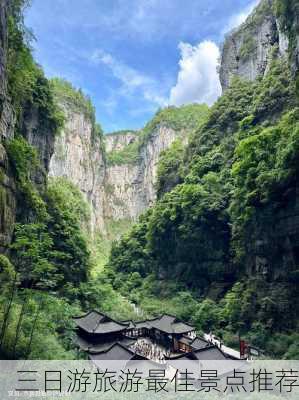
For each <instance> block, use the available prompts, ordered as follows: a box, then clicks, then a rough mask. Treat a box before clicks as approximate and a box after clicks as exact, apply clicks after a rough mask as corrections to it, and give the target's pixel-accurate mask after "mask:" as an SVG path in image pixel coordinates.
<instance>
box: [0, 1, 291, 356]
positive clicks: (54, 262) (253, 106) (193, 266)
mask: <svg viewBox="0 0 299 400" xmlns="http://www.w3.org/2000/svg"><path fill="white" fill-rule="evenodd" d="M26 3H27V2H26V1H24V0H13V1H12V2H11V5H10V7H11V9H10V13H9V21H8V22H9V43H8V48H9V53H8V66H7V73H8V90H9V94H10V96H11V100H12V103H13V108H14V110H15V113H16V116H17V124H16V132H15V136H14V138H13V139H11V140H8V141H6V142H5V143H4V145H5V149H6V152H7V156H8V163H9V170H10V173H11V175H12V177H13V180H14V184H15V192H16V194H17V196H16V201H17V210H18V212H17V215H16V224H15V226H14V235H13V241H12V243H11V246H10V248H9V249H8V251H7V252H6V253H5V255H4V254H2V255H0V321H1V323H0V355H1V358H12V359H13V358H45V359H51V358H52V359H58V358H60V359H62V358H75V357H77V356H81V355H78V354H77V353H76V351H75V348H74V345H73V343H72V335H73V324H72V318H71V317H72V316H73V315H76V314H79V313H81V312H83V310H84V311H86V310H88V309H91V308H99V309H101V310H102V311H106V312H108V313H110V314H111V315H112V316H114V317H116V318H121V319H126V318H130V317H134V313H133V311H132V310H133V309H132V307H131V305H130V303H129V302H134V303H135V304H137V305H138V306H139V307H140V309H141V310H142V311H143V313H144V316H150V315H155V314H160V313H162V312H170V313H172V314H175V315H177V316H178V317H181V318H183V319H185V320H189V321H191V322H192V323H193V324H194V325H195V326H196V328H197V330H198V332H204V331H205V332H207V331H211V330H213V331H214V332H215V333H217V334H218V335H220V336H222V337H223V339H224V340H225V342H226V344H231V345H232V346H233V345H237V341H238V335H239V334H241V335H242V336H243V337H246V338H247V339H248V340H249V341H250V342H251V343H252V344H255V345H256V346H258V347H261V348H263V349H264V350H265V352H266V354H267V355H270V356H274V357H283V358H298V356H299V354H298V348H299V346H298V342H299V334H298V311H299V309H298V293H297V291H296V289H297V286H298V277H299V273H298V263H299V246H298V244H297V242H296V237H295V236H296V234H297V235H298V232H297V233H296V232H295V233H293V231H292V229H294V230H295V231H296V226H295V225H294V221H293V220H295V217H296V215H297V214H296V211H297V213H298V210H297V209H296V207H297V205H296V204H297V203H298V184H297V180H298V165H299V163H298V161H299V103H298V90H297V92H296V81H295V79H294V71H292V70H291V69H290V68H289V64H288V63H287V62H286V61H285V60H277V59H276V57H275V51H274V52H273V54H272V56H273V60H272V63H271V68H270V69H269V71H268V73H267V75H266V77H264V78H263V79H259V80H257V81H255V82H247V81H243V80H241V79H235V80H234V81H233V82H232V84H231V87H230V88H229V89H228V90H227V91H226V92H225V93H224V94H223V96H221V97H220V98H219V99H218V101H217V102H216V103H215V104H214V105H213V106H212V107H211V109H210V110H209V109H208V108H207V106H205V105H190V106H183V107H180V108H175V107H168V108H166V109H164V110H160V111H159V112H158V113H157V114H156V115H155V116H154V118H153V119H152V120H151V121H150V122H149V123H148V124H147V125H146V126H145V127H144V129H143V130H141V131H140V132H139V134H138V138H137V139H136V140H135V141H134V142H132V143H131V144H129V145H128V146H127V147H126V148H125V149H124V150H122V151H115V152H112V153H110V154H109V155H108V161H109V162H110V163H112V164H122V163H132V164H133V163H136V161H137V160H138V158H139V154H140V151H141V149H142V147H143V146H144V144H145V143H146V142H147V141H148V140H150V138H151V135H152V134H153V133H154V132H155V130H156V129H157V128H158V127H160V126H166V127H169V128H172V129H174V130H175V131H186V133H189V132H192V133H191V135H190V137H189V142H188V144H187V145H186V144H185V143H184V142H183V140H182V139H179V138H178V139H177V140H176V141H175V142H174V143H173V145H172V146H171V147H170V148H169V149H168V150H167V151H165V152H164V153H163V154H162V156H161V160H160V164H159V167H158V179H157V192H158V201H157V203H156V204H155V205H154V206H153V207H152V208H151V209H149V210H148V211H147V212H146V213H145V214H144V215H142V216H141V217H140V219H139V221H138V223H137V224H135V225H134V226H133V227H132V229H131V230H130V232H129V233H126V234H125V235H124V236H122V238H121V240H120V241H118V242H115V243H114V245H113V248H112V251H111V255H110V260H109V264H108V266H107V267H106V268H105V270H103V268H102V267H103V265H102V263H100V264H101V268H100V270H99V269H96V268H95V265H96V264H97V265H99V260H98V259H95V258H94V257H92V255H91V243H90V241H89V239H88V237H89V236H90V235H89V232H88V220H89V212H90V210H89V208H88V206H87V204H86V202H85V201H84V199H83V197H82V194H81V193H80V191H79V190H78V189H77V188H76V187H74V186H73V185H72V184H71V183H70V182H68V181H66V180H65V179H53V180H50V181H49V182H47V179H46V176H45V171H44V166H43V165H42V163H41V157H40V154H38V151H37V149H36V148H35V147H33V146H31V145H30V144H29V142H28V140H27V131H26V119H28V118H29V116H30V115H31V114H32V112H33V110H34V111H35V112H36V114H37V115H38V119H39V121H38V127H37V129H36V132H35V133H36V134H37V135H40V137H43V136H44V135H47V134H49V132H50V133H51V134H53V135H54V134H56V133H58V132H59V129H60V128H61V127H62V126H63V122H64V115H63V112H62V110H60V108H59V106H58V104H67V105H68V107H70V109H71V110H72V111H73V112H83V113H84V114H85V116H87V117H88V118H89V119H90V120H91V122H92V126H93V133H94V138H96V137H98V136H101V135H102V131H101V129H100V127H99V126H97V125H96V123H95V112H94V108H93V106H92V104H91V102H90V99H89V98H88V97H86V96H85V95H84V94H83V93H82V92H81V91H80V90H76V89H75V88H74V87H72V85H70V84H69V83H67V82H66V81H64V80H58V79H56V80H52V81H50V82H49V81H48V80H47V79H46V78H45V77H44V74H43V72H42V70H41V68H40V67H38V66H37V65H36V63H35V62H34V60H33V58H32V55H31V51H30V45H29V43H30V42H29V39H30V34H29V32H27V30H26V29H25V28H24V24H23V7H24V6H26ZM264 4H266V2H264ZM275 6H276V13H277V16H278V17H279V18H280V20H281V24H282V28H283V30H284V31H285V32H286V33H287V35H288V37H289V38H290V41H291V44H292V43H293V42H292V40H293V38H294V31H293V29H294V24H295V21H294V20H293V15H294V10H295V9H296V7H297V6H298V1H297V0H292V1H289V2H286V1H284V0H276V2H275ZM259 10H260V9H259ZM260 15H262V13H261V14H260ZM260 15H255V17H254V18H253V20H252V21H253V22H254V23H256V21H257V20H256V17H259V16H260ZM253 47H254V43H252V41H251V40H250V37H248V38H247V40H245V44H244V47H243V49H241V51H242V52H243V54H242V56H243V57H244V56H245V57H246V55H247V54H248V52H251V51H252V50H253ZM291 50H292V45H291ZM290 60H291V61H292V60H293V55H292V54H290ZM297 84H298V83H297ZM297 89H298V86H297ZM101 142H103V141H101ZM123 223H124V224H126V221H123ZM122 230H123V227H122V226H119V225H118V226H117V224H116V223H115V224H113V223H111V224H110V232H108V233H109V234H110V236H111V237H115V236H116V234H117V235H118V234H119V233H120V232H121V231H122ZM108 238H109V235H108ZM105 240H106V241H105ZM98 241H99V242H100V243H99V244H96V246H97V247H99V248H100V251H102V253H107V252H108V250H107V249H108V248H109V245H108V244H107V239H104V238H103V237H101V236H99V237H98ZM126 299H128V300H126Z"/></svg>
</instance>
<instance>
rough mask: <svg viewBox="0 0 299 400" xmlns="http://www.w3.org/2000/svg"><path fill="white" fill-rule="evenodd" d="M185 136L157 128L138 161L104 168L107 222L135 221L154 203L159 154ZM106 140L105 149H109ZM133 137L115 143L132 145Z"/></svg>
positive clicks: (107, 139)
mask: <svg viewBox="0 0 299 400" xmlns="http://www.w3.org/2000/svg"><path fill="white" fill-rule="evenodd" d="M184 134H186V132H183V131H175V130H174V129H171V128H169V127H167V126H165V125H160V126H159V127H157V128H156V129H155V130H154V131H153V132H152V133H151V135H150V137H149V138H148V140H147V141H146V143H145V144H144V145H143V146H142V147H141V149H140V154H139V161H138V162H137V163H135V164H133V165H132V164H120V165H107V168H106V210H105V213H106V218H108V219H116V220H119V219H131V220H135V219H136V218H137V217H138V216H139V215H140V214H141V213H142V212H143V211H144V210H146V209H147V208H148V207H149V206H150V205H151V204H152V203H153V202H154V201H155V199H156V190H155V182H156V175H157V165H158V161H159V156H160V154H161V152H162V151H163V150H165V149H167V148H168V147H169V146H170V145H171V143H172V142H173V141H174V140H175V139H176V138H177V137H178V136H182V135H184ZM110 137H111V136H108V137H107V138H106V143H108V146H107V147H108V148H110V149H111V148H112V146H111V144H109V141H111V140H113V141H114V143H115V138H114V137H113V138H112V139H110ZM132 140H136V137H135V138H134V137H131V142H129V141H128V136H127V135H125V136H123V137H122V138H119V139H118V143H121V142H122V143H124V141H127V143H132Z"/></svg>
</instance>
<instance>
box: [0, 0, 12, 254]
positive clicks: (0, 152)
mask: <svg viewBox="0 0 299 400" xmlns="http://www.w3.org/2000/svg"><path fill="white" fill-rule="evenodd" d="M7 18H8V1H6V0H4V1H2V2H1V4H0V136H1V141H2V139H3V138H9V137H11V136H12V134H13V130H12V124H13V112H12V108H11V106H10V103H9V98H8V95H7V81H6V74H5V68H6V58H7V25H6V24H7ZM15 214H16V191H15V183H14V179H13V176H12V172H11V170H10V168H9V162H8V157H7V154H6V151H5V148H4V146H3V145H2V143H0V252H5V251H6V249H7V246H8V245H9V243H10V239H11V235H12V229H13V224H14V221H15Z"/></svg>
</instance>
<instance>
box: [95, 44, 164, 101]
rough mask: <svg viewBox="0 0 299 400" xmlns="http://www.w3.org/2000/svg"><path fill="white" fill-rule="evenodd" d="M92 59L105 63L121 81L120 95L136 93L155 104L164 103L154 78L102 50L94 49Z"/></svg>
mask: <svg viewBox="0 0 299 400" xmlns="http://www.w3.org/2000/svg"><path fill="white" fill-rule="evenodd" d="M92 61H93V62H96V63H101V64H104V65H106V67H108V68H109V69H110V70H111V72H112V74H113V76H114V77H115V78H116V79H118V80H119V81H120V82H121V84H122V85H121V87H120V88H119V94H120V95H122V96H130V95H133V94H134V95H135V96H136V94H141V95H142V97H143V98H144V99H145V100H147V101H148V102H150V103H154V104H156V105H157V106H164V105H165V104H166V99H165V97H164V96H163V95H162V94H161V88H159V83H158V82H157V81H156V80H155V79H153V78H151V77H149V76H147V75H144V74H142V73H141V72H139V71H137V70H136V69H134V68H132V67H130V66H128V65H126V64H125V63H123V62H121V61H119V60H116V59H115V58H114V57H113V56H112V55H111V54H109V53H106V52H104V51H103V50H96V51H95V52H94V53H93V55H92Z"/></svg>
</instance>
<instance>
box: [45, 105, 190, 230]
mask: <svg viewBox="0 0 299 400" xmlns="http://www.w3.org/2000/svg"><path fill="white" fill-rule="evenodd" d="M63 107H64V111H65V114H66V121H67V122H66V125H65V128H64V130H63V132H61V134H60V135H59V136H58V137H57V138H56V140H55V149H54V153H53V156H52V158H51V161H50V171H49V176H50V177H65V178H67V179H68V180H70V181H71V182H73V183H74V184H75V185H76V186H77V187H78V188H79V189H80V190H81V192H82V193H83V195H84V197H85V199H86V200H87V202H88V203H89V205H90V210H91V221H90V231H91V232H93V233H95V232H100V233H101V234H104V235H105V234H106V233H107V231H108V230H109V226H108V225H109V224H110V223H111V221H123V220H126V221H128V226H129V221H134V220H136V218H137V217H138V216H139V215H140V214H141V213H142V212H143V211H144V210H146V209H147V208H148V207H149V206H150V205H151V204H152V202H153V201H154V200H155V198H156V191H155V180H156V173H157V163H158V160H159V155H160V153H161V152H162V151H163V150H165V149H167V148H168V147H169V146H170V144H171V143H172V142H173V141H174V139H175V138H176V137H177V136H178V135H182V134H185V132H177V131H175V130H174V129H171V128H168V127H167V126H163V125H161V126H159V127H157V128H156V129H155V130H154V131H153V132H151V134H150V135H149V137H148V139H147V140H146V142H145V143H144V144H143V145H142V146H140V149H139V156H138V160H137V162H133V163H118V164H111V163H109V162H107V161H106V158H105V154H106V153H107V154H108V155H109V153H111V152H115V151H121V150H123V151H126V147H127V146H129V145H132V143H134V142H135V141H136V140H138V133H137V132H132V131H124V132H119V133H114V134H109V135H106V136H105V137H104V138H103V139H100V138H97V139H96V140H94V139H93V134H92V132H93V130H92V123H91V121H90V120H89V118H88V117H87V116H86V115H84V113H80V112H74V111H71V110H70V108H69V107H67V106H63Z"/></svg>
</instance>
